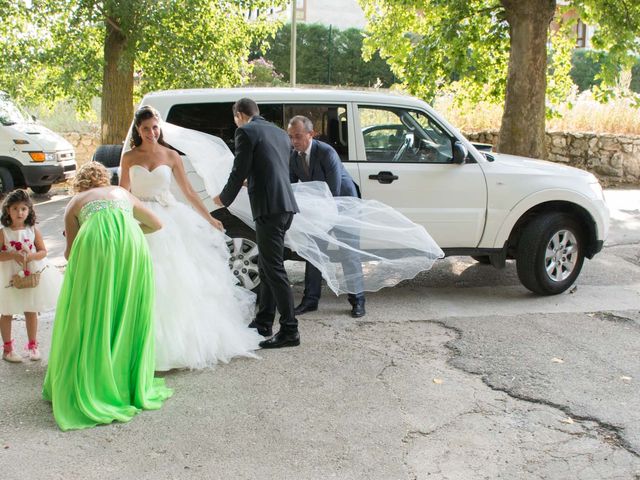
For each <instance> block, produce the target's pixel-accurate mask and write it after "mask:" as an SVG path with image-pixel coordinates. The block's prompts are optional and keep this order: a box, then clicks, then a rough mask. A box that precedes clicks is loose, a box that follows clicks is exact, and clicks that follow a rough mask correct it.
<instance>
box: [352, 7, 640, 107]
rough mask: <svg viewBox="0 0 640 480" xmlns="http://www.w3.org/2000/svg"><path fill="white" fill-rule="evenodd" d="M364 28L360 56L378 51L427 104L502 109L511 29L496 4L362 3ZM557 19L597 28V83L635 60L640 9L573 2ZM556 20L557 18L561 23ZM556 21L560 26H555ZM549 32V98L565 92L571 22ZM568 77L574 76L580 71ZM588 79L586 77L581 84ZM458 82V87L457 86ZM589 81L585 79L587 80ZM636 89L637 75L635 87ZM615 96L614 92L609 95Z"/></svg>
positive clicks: (639, 41) (607, 80)
mask: <svg viewBox="0 0 640 480" xmlns="http://www.w3.org/2000/svg"><path fill="white" fill-rule="evenodd" d="M359 3H360V5H361V6H362V7H363V9H364V12H365V15H366V17H367V19H368V21H369V23H368V27H367V29H366V32H365V33H366V35H367V37H366V39H365V52H364V53H365V55H366V56H367V55H368V56H370V55H372V54H374V53H375V52H378V53H379V54H380V55H381V57H382V58H384V59H385V60H386V61H387V62H388V63H389V65H390V67H391V69H392V71H393V72H394V73H395V75H396V76H397V77H398V79H400V81H401V82H402V83H403V85H404V87H405V88H406V89H408V90H409V91H410V92H411V93H413V94H414V95H418V96H420V97H422V98H424V99H425V100H427V101H431V100H432V99H433V98H434V96H435V95H436V94H437V93H442V92H449V93H453V94H454V95H455V96H456V99H458V100H460V101H462V100H465V101H472V102H478V101H480V100H483V101H486V100H490V101H494V102H502V101H503V100H504V94H505V81H506V76H507V68H508V59H509V25H508V23H507V21H506V15H505V10H504V6H503V4H504V2H503V1H500V0H359ZM558 11H559V13H562V12H574V15H575V14H578V15H579V17H580V18H581V19H582V20H583V21H584V22H585V23H587V24H590V25H595V26H596V27H597V29H596V34H595V35H594V37H593V38H592V42H593V45H594V47H595V48H596V49H598V50H599V51H603V52H604V51H606V52H607V55H603V56H600V57H599V64H600V66H601V68H600V70H599V71H598V73H597V74H596V75H595V82H593V83H594V84H596V85H597V84H599V83H603V84H604V85H609V86H614V85H615V84H616V79H617V76H618V73H619V71H620V69H621V68H630V67H631V66H632V65H633V63H634V62H635V60H634V59H635V56H637V55H638V54H639V53H640V2H638V1H633V0H572V1H569V2H568V4H567V5H566V6H564V7H558ZM558 17H559V16H558ZM558 17H557V19H558ZM575 18H576V17H575V16H574V17H573V20H571V16H569V20H565V21H564V23H561V24H560V30H558V31H554V32H553V33H551V31H550V52H549V53H550V62H549V64H548V69H547V72H548V76H547V85H548V88H547V96H548V100H550V101H551V103H557V101H559V100H561V99H562V98H563V97H565V96H566V95H567V93H568V89H569V88H570V84H569V83H568V78H569V76H568V73H569V70H570V52H571V49H572V48H571V47H572V42H571V41H569V40H568V39H569V38H570V35H571V27H572V26H573V23H572V22H575ZM573 72H574V73H575V74H576V75H578V74H579V73H578V70H577V69H575V68H574V70H573ZM586 76H588V75H586V74H585V77H586ZM456 81H457V82H456ZM585 82H586V80H585ZM638 83H640V75H634V78H633V80H632V88H635V86H636V85H637V84H638ZM609 94H613V90H611V91H609Z"/></svg>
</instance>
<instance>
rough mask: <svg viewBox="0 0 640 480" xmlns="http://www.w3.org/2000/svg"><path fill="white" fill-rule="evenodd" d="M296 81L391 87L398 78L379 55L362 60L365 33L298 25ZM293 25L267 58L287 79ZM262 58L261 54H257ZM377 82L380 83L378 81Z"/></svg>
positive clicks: (277, 37) (282, 32)
mask: <svg viewBox="0 0 640 480" xmlns="http://www.w3.org/2000/svg"><path fill="white" fill-rule="evenodd" d="M296 38H297V43H296V62H297V65H296V80H297V82H298V83H304V84H314V85H358V86H371V85H373V84H376V83H378V85H384V86H387V87H388V86H390V85H392V84H393V83H394V76H393V74H392V73H391V70H390V69H389V66H388V65H387V64H386V62H385V61H384V60H382V59H381V58H380V56H379V55H377V54H375V55H373V56H372V58H371V59H370V60H369V61H364V60H363V58H362V40H363V35H362V31H361V30H358V29H356V28H350V29H347V30H339V29H337V28H334V27H328V26H325V25H320V24H306V23H300V24H297V25H296ZM290 51H291V25H290V24H287V25H284V26H283V27H282V28H281V29H280V30H279V31H278V33H277V34H276V35H275V38H274V39H273V41H272V42H270V45H269V47H268V48H267V50H266V51H265V53H264V58H265V59H266V60H269V61H271V62H272V63H273V65H274V67H275V69H276V71H277V72H279V73H281V74H282V75H283V80H285V81H288V80H289V73H290ZM254 56H256V57H257V56H259V53H257V52H256V53H254ZM377 79H379V80H380V82H377Z"/></svg>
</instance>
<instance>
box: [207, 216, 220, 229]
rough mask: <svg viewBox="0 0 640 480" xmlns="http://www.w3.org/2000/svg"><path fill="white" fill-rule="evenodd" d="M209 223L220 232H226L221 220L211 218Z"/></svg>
mask: <svg viewBox="0 0 640 480" xmlns="http://www.w3.org/2000/svg"><path fill="white" fill-rule="evenodd" d="M209 223H210V224H211V226H213V227H214V228H217V229H218V230H220V231H223V230H224V225H222V222H221V221H220V220H216V219H215V218H213V217H210V218H209Z"/></svg>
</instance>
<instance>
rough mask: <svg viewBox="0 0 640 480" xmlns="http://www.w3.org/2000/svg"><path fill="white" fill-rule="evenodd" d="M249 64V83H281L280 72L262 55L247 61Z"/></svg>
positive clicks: (273, 84)
mask: <svg viewBox="0 0 640 480" xmlns="http://www.w3.org/2000/svg"><path fill="white" fill-rule="evenodd" d="M249 64H250V65H251V76H250V80H249V84H250V85H259V86H279V85H283V84H284V82H283V81H282V74H281V73H278V72H277V71H276V68H275V66H274V65H273V63H271V62H270V61H268V60H266V59H264V58H263V57H258V58H255V59H253V60H251V61H250V62H249Z"/></svg>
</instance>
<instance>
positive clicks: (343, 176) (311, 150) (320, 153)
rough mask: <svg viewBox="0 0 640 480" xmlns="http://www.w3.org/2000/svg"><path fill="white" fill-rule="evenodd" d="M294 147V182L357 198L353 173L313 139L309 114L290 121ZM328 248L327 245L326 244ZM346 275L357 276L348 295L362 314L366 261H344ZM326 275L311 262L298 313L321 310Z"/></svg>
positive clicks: (352, 240)
mask: <svg viewBox="0 0 640 480" xmlns="http://www.w3.org/2000/svg"><path fill="white" fill-rule="evenodd" d="M287 131H288V133H289V138H290V139H291V143H292V144H293V148H294V150H293V151H292V152H291V156H290V158H289V176H290V177H291V178H290V179H291V183H296V182H298V181H301V182H311V181H323V182H326V183H327V185H328V186H329V190H331V193H332V194H333V196H334V197H357V196H358V191H357V190H356V185H355V183H354V182H353V179H352V178H351V175H349V172H347V170H346V169H345V168H344V165H342V161H341V160H340V157H339V156H338V153H337V152H336V151H335V150H334V149H333V147H331V145H327V144H326V143H324V142H320V141H318V140H315V139H314V138H313V136H314V131H313V123H312V122H311V120H309V119H308V118H307V117H304V116H302V115H298V116H295V117H293V118H292V119H291V120H290V121H289V126H288V128H287ZM342 236H343V237H344V238H339V240H342V241H344V242H346V243H348V244H350V245H353V246H356V247H357V243H358V239H357V238H353V237H351V238H346V234H344V233H343V234H342ZM325 248H326V247H325ZM342 268H343V270H344V272H345V274H349V276H350V277H352V278H355V279H356V280H354V284H353V285H349V287H350V288H351V291H355V292H357V293H355V294H352V293H350V294H349V296H348V299H349V303H350V304H351V307H352V308H351V316H352V317H354V318H357V317H362V316H364V314H365V310H364V293H363V292H362V282H361V281H359V280H358V279H360V280H361V279H362V264H361V263H360V261H359V259H358V258H356V256H355V255H353V256H350V257H348V258H347V259H346V260H344V261H343V264H342ZM321 282H322V275H321V273H320V270H318V269H317V268H316V267H314V266H313V265H312V264H311V263H309V262H307V265H306V268H305V273H304V296H303V297H302V301H301V302H300V305H298V306H297V307H296V309H295V313H296V315H302V314H303V313H306V312H312V311H314V310H317V309H318V302H319V301H320V290H321Z"/></svg>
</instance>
